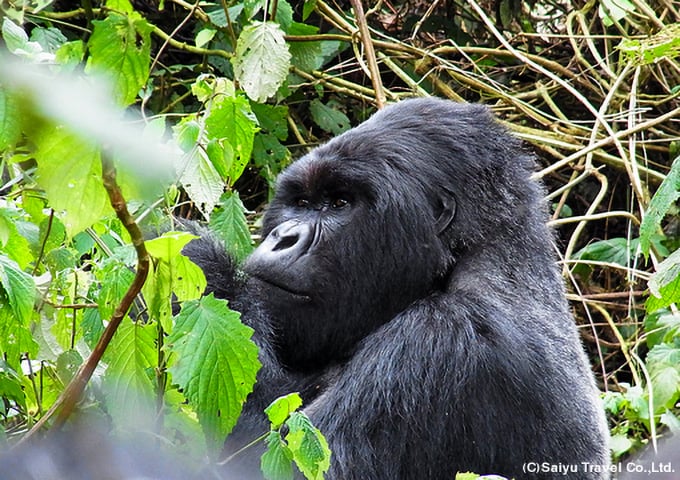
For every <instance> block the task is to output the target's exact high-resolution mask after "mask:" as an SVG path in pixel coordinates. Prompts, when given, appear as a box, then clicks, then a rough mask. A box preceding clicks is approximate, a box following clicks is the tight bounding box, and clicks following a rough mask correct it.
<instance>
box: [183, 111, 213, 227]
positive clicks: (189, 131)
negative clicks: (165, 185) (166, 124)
mask: <svg viewBox="0 0 680 480" xmlns="http://www.w3.org/2000/svg"><path fill="white" fill-rule="evenodd" d="M187 118H190V117H187ZM174 131H175V136H176V139H177V143H178V144H179V145H180V146H181V147H182V148H183V149H185V147H188V149H185V151H187V154H186V155H184V156H183V157H182V158H179V159H178V164H177V165H176V166H175V168H176V170H177V174H178V176H179V180H180V182H181V183H182V185H183V186H184V189H185V190H186V192H187V194H188V195H189V197H190V198H191V199H192V200H193V201H194V203H196V205H197V206H198V207H199V208H200V209H201V211H202V212H203V213H204V214H205V215H206V216H209V215H210V212H212V210H213V208H214V207H215V204H216V203H217V201H218V200H219V198H220V195H222V192H223V191H224V185H223V184H222V178H221V177H220V174H219V173H218V172H217V169H216V168H215V166H214V165H213V163H212V162H211V161H210V158H209V157H208V154H207V151H206V149H204V148H201V147H200V145H199V143H198V142H199V138H198V137H199V135H200V134H201V126H200V125H199V124H198V122H196V121H195V120H188V121H185V122H181V123H180V124H179V125H177V126H176V127H175V128H174Z"/></svg>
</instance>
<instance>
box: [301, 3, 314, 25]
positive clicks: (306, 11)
mask: <svg viewBox="0 0 680 480" xmlns="http://www.w3.org/2000/svg"><path fill="white" fill-rule="evenodd" d="M316 2H317V0H305V3H304V5H303V6H302V20H307V18H308V17H309V16H310V15H311V14H312V12H313V11H314V8H315V7H316Z"/></svg>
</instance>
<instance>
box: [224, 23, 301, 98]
mask: <svg viewBox="0 0 680 480" xmlns="http://www.w3.org/2000/svg"><path fill="white" fill-rule="evenodd" d="M283 35H284V33H283V30H281V27H280V26H279V24H277V23H275V22H253V23H252V24H251V25H248V26H247V27H245V28H244V29H243V31H242V32H241V35H239V38H238V42H237V44H236V55H235V56H234V57H233V58H232V65H233V66H234V75H235V76H236V79H237V80H238V82H239V84H240V85H241V88H243V90H244V91H245V92H246V94H247V95H248V97H249V98H251V99H253V100H254V101H256V102H260V103H263V102H264V101H265V100H267V98H269V97H271V96H272V95H274V94H275V93H276V91H277V90H278V89H279V87H280V86H281V85H282V84H283V82H284V81H285V80H286V76H287V75H288V69H289V68H290V58H291V55H290V52H289V51H288V45H287V44H286V41H285V40H284V37H283Z"/></svg>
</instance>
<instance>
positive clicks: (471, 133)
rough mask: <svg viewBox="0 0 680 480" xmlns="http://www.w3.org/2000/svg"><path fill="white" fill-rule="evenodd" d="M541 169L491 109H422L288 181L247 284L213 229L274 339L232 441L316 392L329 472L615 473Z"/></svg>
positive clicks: (229, 277) (193, 248) (310, 159)
mask: <svg viewBox="0 0 680 480" xmlns="http://www.w3.org/2000/svg"><path fill="white" fill-rule="evenodd" d="M533 168H534V162H533V159H532V157H531V156H530V155H529V154H527V153H526V152H524V151H523V150H522V148H521V146H520V144H519V142H518V141H517V140H516V139H514V138H513V137H511V136H510V135H508V134H507V133H506V132H505V131H504V130H503V129H502V128H501V127H500V126H499V125H498V124H497V123H495V121H494V120H493V118H492V116H491V115H490V113H489V112H488V111H487V109H486V108H484V107H482V106H479V105H464V104H455V103H451V102H448V101H443V100H435V99H419V100H409V101H404V102H401V103H399V104H397V105H394V106H390V107H388V108H386V109H384V110H383V111H380V112H379V113H377V114H376V115H374V116H373V117H372V118H371V119H369V120H368V121H366V122H365V123H363V124H361V125H360V126H358V127H356V128H354V129H352V130H350V131H348V132H346V133H345V134H343V135H341V136H339V137H337V138H335V139H333V140H331V141H330V142H328V143H327V144H325V145H323V146H321V147H319V148H317V149H315V150H314V151H312V152H311V153H309V154H308V155H306V156H304V157H302V158H301V159H300V160H298V161H297V162H295V163H293V164H292V165H291V166H290V167H288V168H287V169H286V170H285V171H284V172H283V173H282V174H281V175H280V177H279V179H278V183H277V192H276V196H275V197H274V199H273V201H272V202H271V204H270V206H269V209H268V210H267V212H266V214H265V216H264V220H263V228H262V236H263V238H264V240H263V241H262V244H261V245H260V246H259V247H258V248H257V250H255V252H254V253H253V254H252V255H251V256H250V257H249V258H248V259H247V260H246V262H245V264H244V265H243V267H242V270H243V272H244V273H245V275H244V274H243V273H241V270H240V269H239V268H237V267H235V266H234V264H233V262H232V260H231V259H230V257H229V256H228V255H227V254H225V252H224V250H223V249H222V247H220V246H219V245H217V244H216V243H215V242H214V240H211V239H210V238H209V237H208V236H206V237H203V238H202V239H199V240H195V241H193V242H192V243H190V244H189V245H188V246H187V247H186V250H185V253H186V254H187V255H189V256H190V257H191V258H192V259H193V260H195V261H196V262H197V263H198V264H199V265H201V266H202V267H203V268H204V270H205V273H206V275H207V278H208V282H209V290H212V291H214V292H215V294H216V296H218V297H223V298H227V299H229V300H230V301H231V305H232V307H233V308H235V309H237V310H240V311H241V312H242V314H243V320H244V322H245V323H247V324H249V325H250V326H252V327H253V328H254V329H255V335H254V339H255V341H256V342H257V343H258V345H259V346H260V349H261V352H260V356H261V362H262V364H263V367H262V370H261V372H260V374H259V376H258V383H257V384H256V386H255V390H254V392H253V393H252V394H251V396H250V397H249V399H248V401H247V402H246V405H245V407H244V414H243V416H242V418H241V420H240V421H239V424H238V425H237V427H236V428H235V431H234V433H233V434H232V435H231V436H230V437H229V439H228V441H227V442H228V445H227V448H228V449H236V448H238V447H240V446H242V445H243V444H245V443H247V442H248V441H249V440H252V439H254V438H256V437H257V436H258V435H260V434H261V433H263V432H264V431H265V430H266V428H267V424H266V421H265V417H264V415H263V414H262V409H263V408H264V407H265V406H266V405H267V404H268V403H269V402H271V401H272V400H274V399H275V398H276V397H277V396H279V395H282V394H285V393H288V392H290V391H294V390H297V391H301V392H302V395H303V398H304V400H305V411H306V413H307V414H308V415H309V416H310V417H311V420H312V422H313V423H314V424H315V425H316V426H317V427H318V428H319V429H320V430H321V431H322V432H323V433H324V435H325V436H326V438H327V440H328V443H329V446H330V448H331V450H332V452H333V457H332V464H331V469H330V471H329V473H328V476H327V478H332V479H381V480H388V479H428V480H433V479H452V478H453V477H454V476H455V474H456V472H459V471H460V472H464V471H473V472H476V473H480V474H490V473H496V474H501V475H505V476H507V477H514V478H553V477H554V478H558V477H562V475H561V474H560V473H557V472H556V470H557V469H558V468H560V466H569V467H572V466H574V467H572V468H577V469H578V471H579V473H578V474H573V475H572V476H571V477H570V478H582V479H585V478H588V479H591V478H607V477H608V475H607V473H606V472H605V473H603V472H602V470H606V468H607V466H608V464H609V460H608V448H607V439H608V435H607V426H606V422H605V418H604V415H603V410H602V408H601V406H600V403H599V401H598V397H597V391H596V388H595V385H594V382H593V377H592V374H591V371H590V368H589V365H588V361H587V359H586V357H585V355H584V352H583V349H582V346H581V344H580V341H579V338H578V334H577V332H576V328H575V325H574V322H573V320H572V317H571V315H570V313H569V309H568V306H567V303H566V301H565V297H564V291H563V285H562V281H561V279H560V276H559V274H558V272H557V269H556V265H555V258H554V257H553V254H552V247H551V242H552V237H551V233H550V232H549V230H548V229H547V227H546V226H545V219H546V209H545V206H544V203H543V199H542V197H543V190H542V189H541V188H540V186H539V185H537V184H536V183H535V182H533V181H531V180H530V174H531V172H532V169H533ZM531 462H533V463H531ZM253 464H254V465H253V466H252V468H253V471H257V470H258V464H257V461H254V462H253ZM562 468H564V467H562ZM551 472H555V473H551ZM253 475H255V474H254V473H253ZM250 478H252V477H250Z"/></svg>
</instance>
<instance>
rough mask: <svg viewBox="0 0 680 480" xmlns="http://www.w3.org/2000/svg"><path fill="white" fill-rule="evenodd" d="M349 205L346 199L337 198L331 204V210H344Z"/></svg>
mask: <svg viewBox="0 0 680 480" xmlns="http://www.w3.org/2000/svg"><path fill="white" fill-rule="evenodd" d="M347 205H349V200H346V199H344V198H336V199H334V200H333V201H332V202H331V208H343V207H346V206H347Z"/></svg>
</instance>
